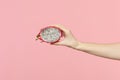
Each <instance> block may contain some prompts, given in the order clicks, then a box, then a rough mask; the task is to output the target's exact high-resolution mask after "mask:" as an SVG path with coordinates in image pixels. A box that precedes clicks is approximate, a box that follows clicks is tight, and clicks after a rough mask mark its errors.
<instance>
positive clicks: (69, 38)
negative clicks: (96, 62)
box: [51, 24, 79, 47]
mask: <svg viewBox="0 0 120 80" xmlns="http://www.w3.org/2000/svg"><path fill="white" fill-rule="evenodd" d="M51 26H56V27H58V28H60V29H61V30H62V31H63V32H64V39H63V40H62V41H59V42H56V43H54V44H53V45H61V46H68V47H76V46H77V45H78V43H79V42H78V41H77V39H76V38H75V37H74V35H73V34H72V32H71V31H70V30H69V29H67V28H65V27H64V26H63V25H60V24H57V25H51Z"/></svg>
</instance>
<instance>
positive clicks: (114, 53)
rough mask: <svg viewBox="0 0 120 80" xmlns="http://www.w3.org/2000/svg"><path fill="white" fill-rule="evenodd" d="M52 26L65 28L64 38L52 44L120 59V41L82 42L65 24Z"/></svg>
mask: <svg viewBox="0 0 120 80" xmlns="http://www.w3.org/2000/svg"><path fill="white" fill-rule="evenodd" d="M51 26H56V27H58V28H60V29H61V30H63V32H64V39H63V40H62V41H59V42H57V43H54V44H52V45H57V46H66V47H69V48H73V49H75V50H79V51H83V52H86V53H89V54H92V55H96V56H100V57H104V58H109V59H115V60H120V42H116V43H91V42H80V41H78V40H77V39H76V38H75V36H74V35H73V34H72V32H71V31H70V30H69V29H67V28H66V27H64V26H63V25H60V24H58V25H51Z"/></svg>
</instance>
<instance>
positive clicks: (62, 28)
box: [51, 24, 69, 32]
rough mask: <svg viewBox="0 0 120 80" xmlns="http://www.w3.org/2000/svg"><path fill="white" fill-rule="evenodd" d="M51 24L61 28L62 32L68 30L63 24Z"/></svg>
mask: <svg viewBox="0 0 120 80" xmlns="http://www.w3.org/2000/svg"><path fill="white" fill-rule="evenodd" d="M51 26H56V27H58V28H60V29H61V30H63V31H64V32H68V31H69V30H68V29H67V28H65V27H64V26H63V25H61V24H54V25H51Z"/></svg>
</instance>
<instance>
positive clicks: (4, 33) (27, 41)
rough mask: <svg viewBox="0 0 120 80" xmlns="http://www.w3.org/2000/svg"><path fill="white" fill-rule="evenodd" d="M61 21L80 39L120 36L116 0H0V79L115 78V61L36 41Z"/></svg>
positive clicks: (119, 71) (119, 76)
mask: <svg viewBox="0 0 120 80" xmlns="http://www.w3.org/2000/svg"><path fill="white" fill-rule="evenodd" d="M50 24H63V25H64V26H66V27H67V28H69V29H71V31H72V32H73V33H74V35H75V36H76V37H77V38H78V39H79V40H80V41H84V42H97V43H103V42H104V43H109V42H119V41H120V1H119V0H0V37H1V38H0V80H120V61H115V60H110V59H105V58H101V57H96V56H93V55H89V54H87V53H84V52H80V51H76V50H73V49H70V48H67V47H63V46H54V45H48V44H46V43H43V44H40V43H39V41H35V36H36V34H37V33H38V32H39V30H40V29H41V28H42V27H45V26H47V25H50Z"/></svg>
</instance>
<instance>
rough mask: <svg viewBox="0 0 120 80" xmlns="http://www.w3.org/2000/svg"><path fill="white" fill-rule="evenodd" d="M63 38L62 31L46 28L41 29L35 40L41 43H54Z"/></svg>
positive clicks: (55, 28) (51, 27)
mask: <svg viewBox="0 0 120 80" xmlns="http://www.w3.org/2000/svg"><path fill="white" fill-rule="evenodd" d="M62 36H63V31H62V30H61V29H59V28H57V27H55V26H48V27H46V28H43V29H41V31H40V33H39V34H38V35H37V38H38V39H40V40H41V41H43V42H47V43H55V42H58V41H59V40H60V38H61V37H62Z"/></svg>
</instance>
